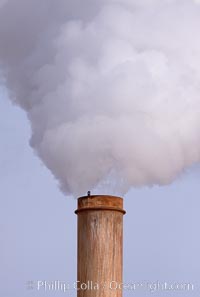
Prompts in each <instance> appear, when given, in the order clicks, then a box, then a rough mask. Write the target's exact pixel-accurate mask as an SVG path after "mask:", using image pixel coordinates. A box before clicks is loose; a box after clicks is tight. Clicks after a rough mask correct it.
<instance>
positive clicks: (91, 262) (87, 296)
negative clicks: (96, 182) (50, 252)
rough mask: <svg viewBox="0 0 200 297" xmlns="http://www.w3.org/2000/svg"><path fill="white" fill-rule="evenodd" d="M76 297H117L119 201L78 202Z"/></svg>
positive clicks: (90, 199) (96, 198)
mask: <svg viewBox="0 0 200 297" xmlns="http://www.w3.org/2000/svg"><path fill="white" fill-rule="evenodd" d="M75 213H76V214H77V215H78V274H77V278H78V281H77V296H78V297H100V296H101V297H108V296H109V297H114V296H115V297H121V296H122V290H121V288H120V284H121V283H122V260H123V259H122V253H123V215H124V214H125V211H124V210H123V199H122V198H120V197H114V196H106V195H95V196H94V195H92V196H85V197H80V198H79V199H78V209H77V210H76V211H75Z"/></svg>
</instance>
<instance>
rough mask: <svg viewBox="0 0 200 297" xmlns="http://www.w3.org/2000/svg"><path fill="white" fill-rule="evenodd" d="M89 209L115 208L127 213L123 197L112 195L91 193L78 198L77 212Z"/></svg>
mask: <svg viewBox="0 0 200 297" xmlns="http://www.w3.org/2000/svg"><path fill="white" fill-rule="evenodd" d="M87 210H115V211H119V212H122V213H123V214H125V213H126V212H125V210H123V199H122V198H121V197H116V196H110V195H91V196H90V195H89V196H83V197H80V198H79V199H78V209H77V210H76V211H75V213H76V214H78V213H79V212H82V211H87Z"/></svg>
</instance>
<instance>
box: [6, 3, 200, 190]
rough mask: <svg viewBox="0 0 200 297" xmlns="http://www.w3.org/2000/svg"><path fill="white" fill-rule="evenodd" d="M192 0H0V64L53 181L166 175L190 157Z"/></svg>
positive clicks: (194, 47)
mask: <svg viewBox="0 0 200 297" xmlns="http://www.w3.org/2000/svg"><path fill="white" fill-rule="evenodd" d="M198 2H199V1H194V0H162V1H161V0H90V1H89V0H85V1H83V0H76V1H75V0H70V1H69V0H68V1H66V0H59V1H55V0H43V1H41V0H17V1H16V0H1V1H0V65H1V66H0V67H1V72H2V74H3V76H4V78H5V80H6V84H7V87H8V89H9V90H10V96H11V98H12V100H13V101H14V102H16V103H17V104H19V105H20V106H21V107H22V108H23V109H24V110H25V111H26V112H27V116H28V118H29V120H30V123H31V127H32V137H31V140H30V143H31V146H32V147H33V148H34V149H35V151H36V152H37V154H38V156H39V157H40V158H41V159H42V160H43V162H44V163H45V164H46V166H47V167H48V168H49V169H50V170H51V171H52V173H53V174H54V176H55V177H56V178H57V179H58V180H59V183H60V186H61V188H62V190H63V191H64V192H66V193H72V194H74V195H77V194H84V193H85V192H86V191H87V190H88V189H93V188H95V187H98V186H100V185H104V186H105V187H107V186H110V189H112V190H110V191H118V192H121V193H124V192H126V191H127V190H128V189H129V188H130V187H131V186H142V185H153V184H159V185H163V184H167V183H170V182H171V181H172V180H173V179H174V178H176V177H177V176H178V175H179V174H180V173H181V172H182V171H183V170H184V169H185V168H187V167H188V166H190V165H192V164H194V163H195V162H199V161H200V39H199V28H200V5H199V4H198Z"/></svg>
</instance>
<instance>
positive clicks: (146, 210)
mask: <svg viewBox="0 0 200 297" xmlns="http://www.w3.org/2000/svg"><path fill="white" fill-rule="evenodd" d="M0 135H1V141H0V185H1V186H0V197H1V199H0V202H1V205H0V232H1V245H0V258H1V260H0V263H1V269H0V296H2V297H13V296H15V297H25V296H26V297H27V296H34V297H35V296H47V297H49V296H64V295H66V296H70V297H73V296H76V292H75V291H74V290H72V291H70V292H68V293H66V294H63V293H61V292H60V293H58V292H57V293H55V292H46V293H44V292H42V291H40V292H37V291H36V290H33V291H30V290H27V289H26V286H25V283H26V281H28V280H48V281H50V280H63V281H66V282H69V283H73V282H74V281H75V280H76V236H77V235H76V215H75V214H74V210H75V209H76V201H75V200H74V199H73V198H70V197H65V196H64V195H63V194H62V193H61V192H60V191H59V189H58V188H57V184H56V181H55V180H54V178H53V177H52V175H51V174H50V172H49V171H48V170H47V169H46V168H45V167H44V166H43V165H42V164H41V162H40V160H39V159H38V158H37V157H36V156H35V155H34V153H33V151H32V149H31V148H30V147H29V144H28V141H29V137H30V129H29V123H28V121H27V119H26V115H25V114H24V112H23V111H21V110H20V109H19V108H18V107H16V106H13V105H12V104H11V103H10V101H8V99H7V98H6V95H5V93H3V92H1V94H0ZM199 179H200V170H199V168H198V166H196V167H195V168H194V169H193V170H191V171H190V172H188V173H187V174H184V175H183V176H182V177H181V178H180V179H179V180H177V181H176V182H174V183H173V184H172V185H170V186H166V187H154V188H152V189H140V190H134V189H133V190H131V191H130V192H129V193H128V194H127V195H126V197H125V209H126V211H127V214H126V216H125V217H124V282H136V281H157V280H159V281H168V282H174V281H176V282H191V283H193V284H194V285H195V289H194V291H192V292H186V293H184V292H154V293H150V292H149V291H142V292H139V291H137V292H133V291H130V292H128V291H125V292H124V296H151V295H152V296H156V297H158V296H189V297H193V296H194V297H197V296H198V297H199V293H200V292H199V288H200V257H199V251H200V239H199V226H200V216H199V208H200V198H199V197H200V183H199ZM83 194H85V193H83ZM198 287H199V288H198Z"/></svg>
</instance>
